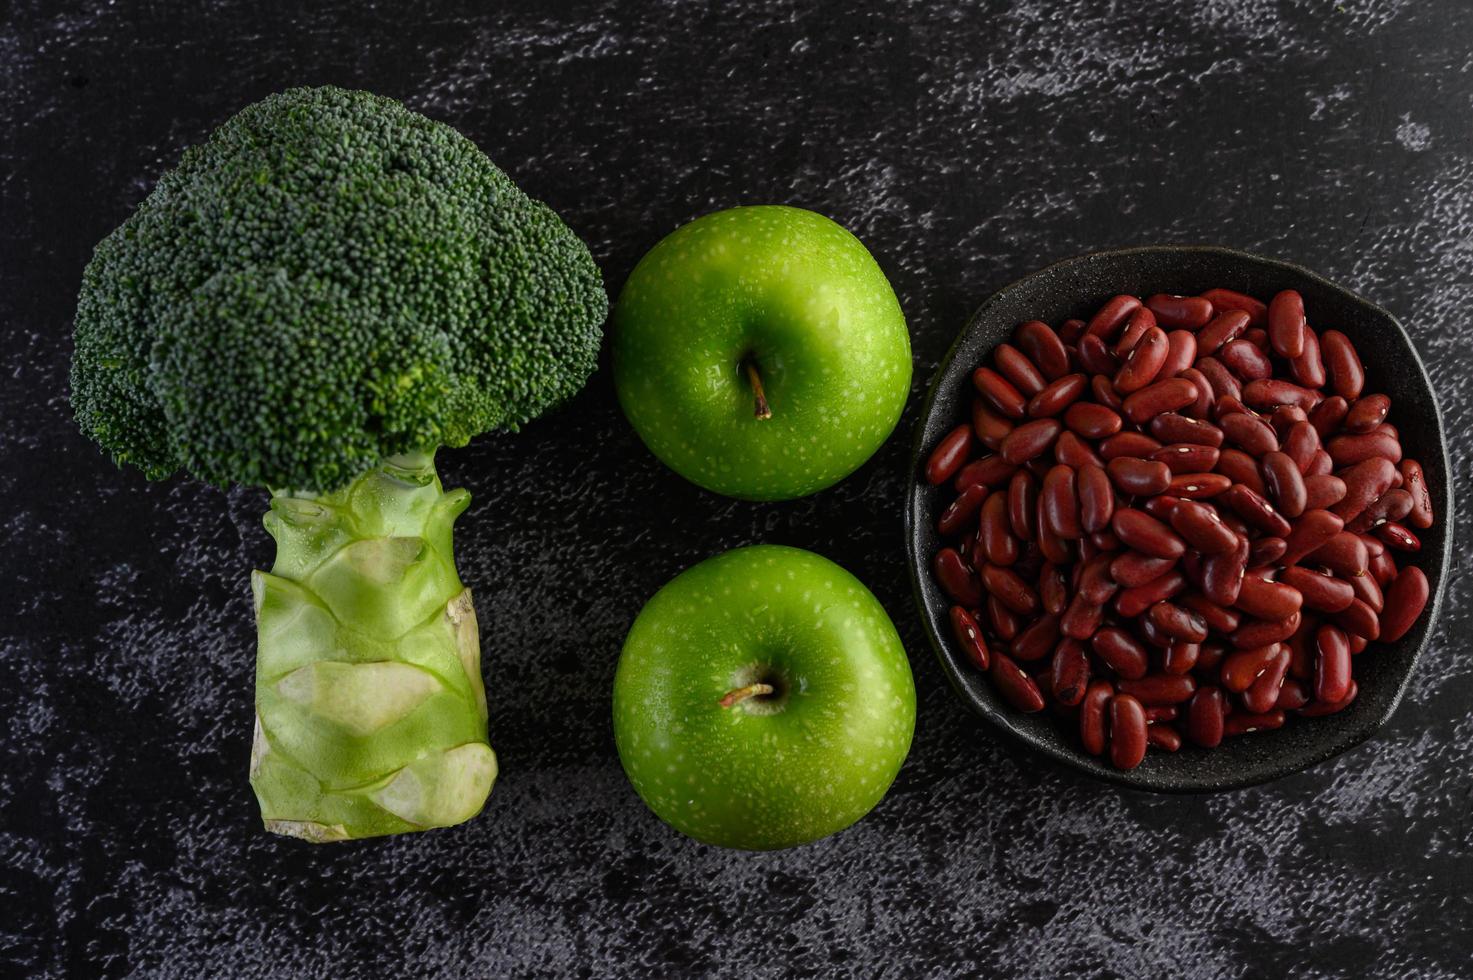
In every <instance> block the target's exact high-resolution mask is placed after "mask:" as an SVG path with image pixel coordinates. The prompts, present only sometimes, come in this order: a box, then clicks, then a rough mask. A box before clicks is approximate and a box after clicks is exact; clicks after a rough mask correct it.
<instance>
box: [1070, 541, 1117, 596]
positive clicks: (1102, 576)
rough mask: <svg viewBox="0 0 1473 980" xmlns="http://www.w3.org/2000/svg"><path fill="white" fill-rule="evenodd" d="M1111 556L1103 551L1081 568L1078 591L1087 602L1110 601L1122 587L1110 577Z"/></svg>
mask: <svg viewBox="0 0 1473 980" xmlns="http://www.w3.org/2000/svg"><path fill="white" fill-rule="evenodd" d="M1111 560H1112V559H1111V556H1110V555H1109V554H1108V553H1106V552H1101V553H1100V554H1098V555H1095V556H1094V557H1093V558H1091V559H1089V560H1088V561H1086V562H1085V563H1084V564H1083V565H1082V566H1080V568H1079V576H1078V578H1079V582H1078V584H1077V591H1078V592H1079V594H1080V595H1082V596H1083V597H1084V599H1085V601H1086V602H1090V603H1093V604H1095V605H1103V604H1104V603H1106V602H1109V601H1110V597H1111V596H1113V595H1114V594H1115V593H1116V592H1117V591H1119V589H1120V583H1118V582H1116V581H1115V580H1114V579H1113V578H1111V577H1110V562H1111Z"/></svg>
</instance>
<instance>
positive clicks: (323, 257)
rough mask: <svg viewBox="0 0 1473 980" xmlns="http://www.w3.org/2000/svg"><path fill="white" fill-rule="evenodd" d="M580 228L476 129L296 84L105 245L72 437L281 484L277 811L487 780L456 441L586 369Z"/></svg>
mask: <svg viewBox="0 0 1473 980" xmlns="http://www.w3.org/2000/svg"><path fill="white" fill-rule="evenodd" d="M606 312H607V299H606V297H605V295H604V291H603V285H602V282H601V279H600V276H599V273H598V269H597V268H596V267H595V265H594V263H593V260H592V258H591V257H590V255H589V253H588V250H587V248H586V246H584V244H583V243H582V242H581V241H580V240H579V239H578V238H577V236H576V235H575V234H574V233H573V232H572V231H570V230H569V229H568V228H567V226H566V225H564V224H563V222H562V221H561V220H560V219H559V218H558V217H557V215H556V214H554V213H553V212H552V211H551V210H550V209H548V208H547V207H546V206H545V205H543V204H541V203H539V202H536V201H533V200H531V199H530V198H528V197H527V196H526V195H525V194H523V193H522V192H521V191H520V190H519V189H518V188H517V187H516V185H515V184H513V183H512V182H511V180H510V178H508V177H507V176H506V175H505V174H504V173H502V172H501V171H500V170H499V169H497V168H496V166H495V165H494V164H492V162H491V161H490V160H489V159H487V157H486V156H485V155H484V154H483V153H482V152H481V151H480V150H479V149H477V148H476V146H475V145H474V144H472V143H471V142H470V141H469V140H467V139H466V138H465V137H463V136H461V135H460V134H459V133H457V132H456V131H455V130H453V129H451V128H450V127H449V126H446V125H444V124H442V123H438V122H434V121H432V120H430V119H427V118H425V117H424V116H421V115H418V114H417V113H414V112H411V111H409V110H408V109H406V108H405V107H404V106H402V105H400V104H399V103H397V102H394V101H393V100H390V99H385V98H381V97H378V96H375V95H371V94H368V93H365V92H348V91H343V90H341V89H335V88H317V89H293V90H290V91H287V92H283V93H281V94H279V95H275V96H272V97H270V98H267V99H265V100H263V101H261V102H258V103H256V104H254V105H251V106H248V107H247V108H245V109H244V110H242V111H241V112H240V113H239V114H237V115H236V116H234V117H233V118H232V119H230V120H228V121H227V122H226V123H225V124H224V125H223V126H221V127H220V128H219V129H218V130H217V131H216V132H215V133H214V134H213V135H212V136H211V137H210V138H209V140H208V141H207V142H205V143H204V144H203V145H201V146H198V147H195V148H193V149H190V150H188V151H186V152H185V154H184V156H183V158H182V160H181V161H180V163H179V166H178V167H177V168H176V169H174V170H173V171H172V172H170V173H168V174H165V175H164V176H163V178H161V179H160V181H159V183H158V186H157V187H155V189H154V190H153V192H152V193H151V194H150V195H149V196H148V198H147V199H146V200H144V202H143V203H142V204H141V205H140V206H139V208H138V210H137V211H136V212H135V213H134V214H133V215H132V216H131V217H130V218H129V219H128V220H127V221H125V222H124V223H123V225H122V226H121V227H119V228H118V229H117V230H116V231H114V232H113V233H112V234H111V235H109V236H108V237H107V238H105V239H104V240H103V241H102V242H101V243H100V244H99V245H98V247H97V250H96V253H95V254H94V256H93V259H92V261H91V263H90V264H89V265H88V267H87V270H86V272H85V274H84V276H83V282H82V291H81V296H80V298H79V301H78V307H77V321H76V353H75V355H74V358H73V361H72V375H71V384H72V403H73V406H74V408H75V411H76V416H77V421H78V423H79V424H80V426H81V428H82V430H83V431H84V432H86V433H87V434H88V435H89V436H91V437H92V438H93V439H95V440H96V441H97V442H98V443H100V444H101V445H102V446H103V448H105V449H106V450H108V451H109V452H110V453H111V454H112V455H113V457H114V458H115V459H116V460H117V461H118V462H120V463H130V464H133V465H135V466H137V467H139V468H140V469H142V470H143V472H144V473H145V474H147V475H148V476H149V477H150V478H153V479H160V478H163V477H165V476H168V475H170V474H172V473H174V472H176V471H179V470H185V471H188V472H189V473H191V474H193V475H194V476H196V477H199V478H200V479H203V480H207V481H209V482H211V483H215V484H219V485H224V484H229V483H242V484H250V485H255V486H262V487H266V488H268V489H270V490H271V491H272V494H273V497H272V502H271V510H270V513H268V514H267V516H266V525H267V528H268V529H269V530H270V532H271V534H272V535H273V536H274V537H275V538H276V540H277V547H278V551H277V559H276V563H275V565H274V566H273V568H272V570H271V573H270V574H263V573H256V575H255V576H254V579H253V590H254V593H255V599H256V612H257V624H258V631H259V642H260V648H259V657H258V665H257V694H256V709H257V721H256V738H255V750H254V752H253V754H252V764H251V782H252V785H253V786H254V788H255V790H256V794H257V797H258V798H259V799H260V802H261V809H262V813H263V816H264V818H265V820H266V824H267V826H268V828H270V829H272V830H274V831H276V832H278V833H287V834H292V835H295V836H300V837H304V838H307V839H310V840H337V839H344V838H355V837H366V836H373V835H378V834H387V833H397V832H401V831H407V830H419V829H424V828H428V827H439V826H446V825H449V824H453V823H458V822H460V821H462V820H465V819H467V818H469V817H471V816H474V815H475V813H477V812H478V811H479V810H480V808H481V805H482V803H483V802H484V800H485V797H486V794H487V793H488V792H489V791H490V788H491V782H492V780H493V779H494V778H495V775H496V761H495V756H494V754H493V753H492V752H491V749H490V746H489V745H488V744H487V740H486V709H485V695H484V692H483V690H482V687H481V675H480V665H479V659H478V658H479V654H478V649H477V642H476V628H475V613H474V610H473V608H472V606H471V602H470V594H469V592H468V591H466V590H465V588H464V587H463V585H462V584H461V582H460V579H459V577H458V576H457V574H456V571H455V564H454V557H453V553H452V546H451V524H452V522H453V521H454V519H455V517H456V515H458V514H459V513H460V512H461V511H462V510H464V509H465V506H466V504H467V502H468V500H469V497H468V495H467V494H466V493H465V491H463V490H456V491H451V492H449V493H445V492H444V491H443V490H442V489H441V487H440V482H439V479H438V477H437V476H436V474H435V469H434V459H433V455H434V451H435V449H436V448H437V447H439V446H460V445H464V444H465V443H466V441H468V440H469V439H470V438H471V437H472V436H475V435H477V434H480V433H482V432H486V431H490V430H497V429H500V430H513V431H514V430H516V429H517V428H518V427H519V426H520V425H521V424H522V423H524V422H527V421H529V420H531V419H532V418H534V417H536V416H537V415H538V414H539V413H541V412H542V411H544V410H545V409H546V408H548V407H549V406H551V405H553V404H554V403H556V402H558V401H561V400H563V399H565V398H567V397H568V396H570V395H572V394H573V393H574V392H576V391H577V390H578V389H579V388H580V387H581V386H582V385H583V384H584V382H585V381H586V380H587V378H588V376H589V374H590V373H591V372H592V371H593V368H594V366H595V362H596V359H597V353H598V346H599V340H600V327H601V324H602V323H603V320H604V316H605V314H606Z"/></svg>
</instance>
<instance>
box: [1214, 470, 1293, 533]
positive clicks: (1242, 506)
mask: <svg viewBox="0 0 1473 980" xmlns="http://www.w3.org/2000/svg"><path fill="white" fill-rule="evenodd" d="M1218 499H1220V500H1221V501H1222V502H1223V503H1225V504H1227V506H1228V507H1230V508H1231V509H1232V511H1233V513H1235V514H1237V515H1238V516H1239V517H1241V518H1242V519H1243V520H1244V521H1246V522H1247V523H1248V524H1249V525H1251V526H1253V527H1255V528H1257V529H1258V530H1259V531H1262V532H1263V533H1264V534H1269V535H1273V536H1274V537H1279V538H1282V537H1285V536H1286V535H1288V534H1289V533H1290V524H1289V522H1288V521H1287V520H1285V519H1284V516H1283V515H1282V514H1280V513H1279V512H1278V511H1276V510H1274V508H1273V506H1272V505H1271V504H1270V503H1269V502H1268V501H1267V500H1264V499H1263V498H1262V497H1260V496H1259V495H1258V494H1256V493H1254V492H1253V491H1252V490H1249V489H1248V488H1247V487H1245V486H1244V485H1243V484H1241V483H1234V484H1233V485H1232V486H1230V487H1228V488H1227V489H1226V490H1224V491H1223V492H1222V493H1221V494H1220V495H1219V498H1218Z"/></svg>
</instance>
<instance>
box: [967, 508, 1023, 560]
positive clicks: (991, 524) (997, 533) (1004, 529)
mask: <svg viewBox="0 0 1473 980" xmlns="http://www.w3.org/2000/svg"><path fill="white" fill-rule="evenodd" d="M1008 497H1009V492H1008V491H1007V490H997V491H994V492H993V493H992V494H991V495H989V496H988V498H987V501H986V503H984V504H983V505H982V513H981V516H980V517H979V518H978V523H977V544H978V548H979V551H980V552H981V555H982V557H983V558H985V560H986V561H987V562H988V563H989V564H992V565H1004V566H1007V565H1012V564H1013V563H1014V562H1016V561H1017V560H1018V556H1019V553H1020V551H1021V549H1020V548H1019V546H1018V539H1017V538H1015V537H1014V536H1013V533H1012V529H1011V526H1010V525H1009V523H1008Z"/></svg>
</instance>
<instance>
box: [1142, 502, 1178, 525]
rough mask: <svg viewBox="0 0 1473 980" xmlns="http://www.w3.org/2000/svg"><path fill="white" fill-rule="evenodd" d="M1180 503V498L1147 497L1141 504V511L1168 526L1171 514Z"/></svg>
mask: <svg viewBox="0 0 1473 980" xmlns="http://www.w3.org/2000/svg"><path fill="white" fill-rule="evenodd" d="M1181 502H1182V498H1181V497H1167V496H1160V497H1149V498H1147V500H1146V502H1145V503H1143V504H1141V510H1143V511H1145V512H1146V513H1147V514H1150V515H1151V516H1152V517H1154V518H1156V519H1157V520H1160V521H1165V522H1166V523H1168V524H1170V523H1171V512H1172V511H1174V510H1176V506H1177V504H1179V503H1181Z"/></svg>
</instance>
